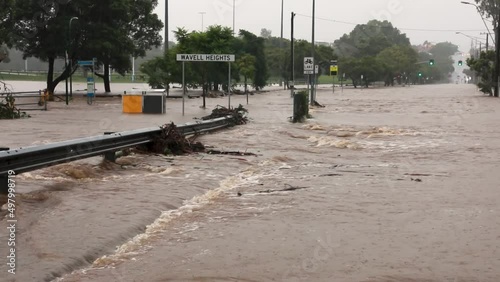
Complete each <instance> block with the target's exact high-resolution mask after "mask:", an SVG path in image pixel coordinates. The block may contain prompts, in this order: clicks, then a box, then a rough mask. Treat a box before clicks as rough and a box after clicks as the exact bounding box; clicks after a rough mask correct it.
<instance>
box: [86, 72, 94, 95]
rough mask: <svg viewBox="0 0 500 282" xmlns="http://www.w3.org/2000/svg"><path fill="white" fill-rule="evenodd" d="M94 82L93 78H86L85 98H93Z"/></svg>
mask: <svg viewBox="0 0 500 282" xmlns="http://www.w3.org/2000/svg"><path fill="white" fill-rule="evenodd" d="M94 88H95V82H94V78H93V77H87V97H94V95H95V92H94V91H95V90H94Z"/></svg>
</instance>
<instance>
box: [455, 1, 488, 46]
mask: <svg viewBox="0 0 500 282" xmlns="http://www.w3.org/2000/svg"><path fill="white" fill-rule="evenodd" d="M461 3H462V4H465V5H471V6H474V7H476V10H477V12H478V13H479V15H480V16H481V20H483V23H484V26H485V27H486V30H487V31H488V33H489V34H490V36H491V32H490V28H489V27H488V25H487V24H486V21H485V20H484V18H483V16H482V15H481V9H479V6H478V5H476V4H474V3H471V2H467V1H462V2H461ZM493 44H495V40H493Z"/></svg>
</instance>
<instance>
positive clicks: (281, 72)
mask: <svg viewBox="0 0 500 282" xmlns="http://www.w3.org/2000/svg"><path fill="white" fill-rule="evenodd" d="M284 2H285V0H281V40H280V52H281V51H283V7H284ZM282 64H283V61H281V60H280V85H281V83H282V81H283V79H282V78H283V65H282ZM283 87H284V88H283V89H286V86H285V83H283Z"/></svg>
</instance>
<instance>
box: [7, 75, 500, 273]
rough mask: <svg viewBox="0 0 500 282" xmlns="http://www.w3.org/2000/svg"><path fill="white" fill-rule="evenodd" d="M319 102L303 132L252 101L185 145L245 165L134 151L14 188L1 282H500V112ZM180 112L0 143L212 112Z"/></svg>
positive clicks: (344, 97) (439, 92)
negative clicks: (11, 244) (11, 249)
mask: <svg viewBox="0 0 500 282" xmlns="http://www.w3.org/2000/svg"><path fill="white" fill-rule="evenodd" d="M331 91H332V90H331V89H324V90H320V91H319V92H318V101H319V102H320V103H322V104H325V105H326V107H325V108H315V109H312V110H311V114H312V115H313V119H311V120H309V121H308V122H307V123H305V124H291V123H289V122H288V120H287V119H288V117H289V116H291V115H292V113H291V109H292V106H291V104H292V100H291V98H290V94H289V92H286V91H277V92H270V93H265V94H257V95H253V96H251V97H250V105H248V107H247V108H248V109H249V112H250V117H251V119H252V120H251V122H250V123H249V124H247V125H244V126H239V127H235V128H232V129H229V130H225V131H221V132H218V133H217V134H210V135H206V136H202V137H200V138H199V139H198V140H199V141H201V142H202V143H204V144H205V145H209V146H213V147H214V148H217V149H221V150H230V151H248V152H253V153H256V154H257V156H241V157H240V156H215V155H206V154H197V155H190V156H183V157H165V156H154V155H153V156H146V155H140V154H132V155H129V156H127V157H124V158H121V159H119V160H118V162H117V164H109V163H103V162H102V158H92V159H87V160H82V161H78V162H74V163H70V164H66V165H60V166H56V167H51V168H47V169H43V170H39V171H34V172H31V173H25V174H23V175H21V176H19V178H18V184H17V189H18V192H19V194H18V197H19V198H20V199H21V203H20V204H19V206H18V211H17V212H18V218H19V228H20V230H19V231H18V233H17V245H18V253H17V256H18V265H17V268H18V269H17V274H16V275H15V276H12V275H2V276H1V277H2V278H0V280H2V279H4V277H5V278H6V280H5V281H64V282H68V281H71V282H73V281H75V282H76V281H103V282H104V281H120V282H124V281H158V282H159V281H341V282H343V281H363V282H382V281H394V282H396V281H408V282H409V281H429V282H438V281H463V282H466V281H467V282H469V281H481V282H482V281H500V243H499V242H500V221H499V220H498V218H499V212H500V210H499V208H498V206H499V202H500V190H499V188H498V187H500V185H499V184H500V174H498V172H497V170H498V169H499V162H500V161H499V157H500V119H499V116H500V115H499V114H500V110H499V108H500V100H498V99H493V98H489V97H484V96H482V95H481V94H480V93H478V92H476V90H475V88H474V87H473V86H470V85H432V86H415V87H413V86H412V87H405V88H403V87H396V88H387V89H386V88H383V89H357V90H356V89H349V90H345V91H344V92H342V93H341V92H340V91H339V89H336V92H335V94H332V93H331ZM244 101H245V98H244V97H243V96H235V97H233V98H232V102H233V105H237V104H238V103H242V104H245V102H244ZM187 103H188V104H187V105H186V116H185V117H182V116H181V114H180V113H181V101H180V100H172V101H170V100H169V101H168V105H167V115H165V116H151V115H123V114H121V105H120V99H119V98H101V99H98V100H97V102H96V104H95V105H93V106H87V105H86V104H85V102H84V101H83V100H81V101H80V100H78V99H77V100H76V101H75V102H74V103H73V104H71V105H70V106H66V105H64V104H62V103H59V104H58V103H52V104H51V105H50V110H49V111H48V112H40V113H34V114H33V117H32V118H31V119H26V120H17V121H0V125H1V127H2V130H3V132H2V135H1V138H0V145H1V146H7V147H19V146H28V145H37V144H43V143H49V142H54V141H59V140H66V139H72V138H78V137H85V136H91V135H100V134H102V133H103V132H105V131H121V130H129V129H137V128H143V127H151V126H155V125H161V124H164V123H167V122H170V121H174V122H176V123H178V124H182V123H185V122H188V121H192V118H193V117H201V116H203V115H206V114H208V113H209V110H203V109H200V108H199V106H200V105H201V99H189V100H188V101H187ZM208 103H209V109H211V108H213V107H215V106H216V105H217V104H220V105H227V100H226V98H220V99H209V100H208ZM2 224H3V225H5V224H6V223H5V222H2ZM0 235H1V238H6V235H7V231H6V230H5V228H2V229H0ZM4 249H5V251H4ZM6 249H7V241H5V242H4V243H0V250H1V253H2V254H5V253H7V251H6ZM2 256H3V257H5V255H2ZM0 271H2V272H3V273H7V268H6V265H5V264H2V265H1V266H0ZM61 277H62V278H61ZM2 281H3V280H2Z"/></svg>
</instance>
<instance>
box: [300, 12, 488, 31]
mask: <svg viewBox="0 0 500 282" xmlns="http://www.w3.org/2000/svg"><path fill="white" fill-rule="evenodd" d="M297 16H302V17H307V18H311V16H309V15H304V14H297ZM316 19H318V20H322V21H328V22H334V23H341V24H347V25H354V26H356V25H366V24H359V23H353V22H345V21H337V20H332V19H326V18H319V17H316ZM380 27H381V28H389V27H388V26H387V27H385V26H380ZM393 28H396V27H393ZM397 29H399V30H407V31H423V32H457V31H461V32H481V31H485V30H484V29H422V28H397Z"/></svg>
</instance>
